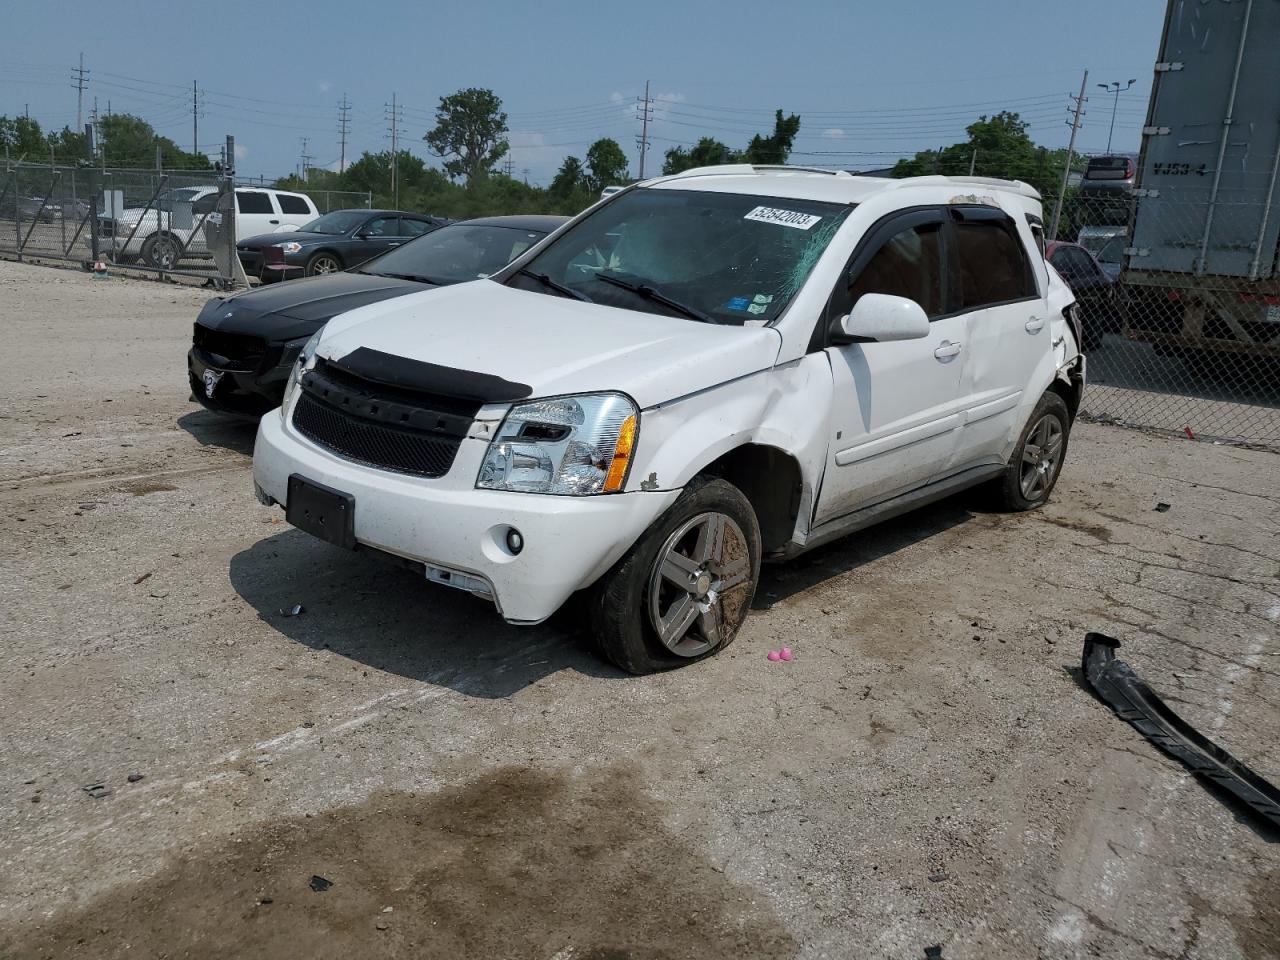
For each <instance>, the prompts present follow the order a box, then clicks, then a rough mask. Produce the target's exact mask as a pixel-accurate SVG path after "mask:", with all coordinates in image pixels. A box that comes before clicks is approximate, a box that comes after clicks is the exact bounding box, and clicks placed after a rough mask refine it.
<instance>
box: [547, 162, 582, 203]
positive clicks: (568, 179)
mask: <svg viewBox="0 0 1280 960" xmlns="http://www.w3.org/2000/svg"><path fill="white" fill-rule="evenodd" d="M586 176H587V172H586V170H585V169H583V166H582V161H581V160H579V159H578V158H577V157H565V158H564V163H562V164H560V169H559V170H557V171H556V175H555V176H554V177H553V178H552V180H551V186H550V187H548V188H547V190H548V192H549V193H550V194H551V195H552V196H553V197H558V198H565V197H568V196H569V195H570V194H572V193H573V192H574V191H576V190H579V189H581V188H582V186H583V184H584V182H585V180H586Z"/></svg>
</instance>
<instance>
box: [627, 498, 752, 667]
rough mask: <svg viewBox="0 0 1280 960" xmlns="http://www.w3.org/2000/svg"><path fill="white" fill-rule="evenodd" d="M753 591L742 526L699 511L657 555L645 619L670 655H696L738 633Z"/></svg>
mask: <svg viewBox="0 0 1280 960" xmlns="http://www.w3.org/2000/svg"><path fill="white" fill-rule="evenodd" d="M751 587H752V577H751V553H750V548H749V546H748V543H747V538H746V535H745V534H744V533H743V532H742V528H741V527H740V526H738V524H737V522H736V521H735V520H734V519H733V518H732V517H729V516H726V515H725V514H723V513H701V514H698V515H697V516H695V517H692V518H691V519H689V520H686V521H685V522H684V523H683V524H682V525H681V526H680V527H679V528H677V530H676V531H675V532H674V533H673V534H671V536H670V537H668V538H667V541H666V543H664V544H663V546H662V549H661V550H660V551H658V557H657V560H656V561H655V563H654V567H653V572H652V574H651V575H650V578H649V621H650V623H651V624H652V626H653V629H654V632H655V633H656V634H657V635H658V640H659V641H660V642H661V643H662V645H663V646H664V647H666V648H667V649H668V650H670V651H671V652H672V653H674V654H676V655H677V656H680V657H696V656H700V655H702V654H704V653H706V652H707V651H709V650H712V649H714V648H715V647H718V646H719V645H720V644H721V643H723V642H724V641H725V640H726V639H728V638H731V637H732V636H733V635H734V633H735V632H736V631H737V629H738V627H739V625H740V624H741V621H742V618H743V617H744V616H745V614H746V610H745V607H746V602H745V599H746V596H748V595H749V594H750V590H751ZM726 595H727V597H728V601H729V602H728V603H727V604H726Z"/></svg>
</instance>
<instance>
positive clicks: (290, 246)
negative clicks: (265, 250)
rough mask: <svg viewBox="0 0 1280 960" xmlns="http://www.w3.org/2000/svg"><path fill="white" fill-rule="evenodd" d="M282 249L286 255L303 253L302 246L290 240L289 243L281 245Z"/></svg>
mask: <svg viewBox="0 0 1280 960" xmlns="http://www.w3.org/2000/svg"><path fill="white" fill-rule="evenodd" d="M280 249H281V251H283V252H284V253H301V252H302V244H300V243H298V241H297V240H290V241H289V242H288V243H282V244H280Z"/></svg>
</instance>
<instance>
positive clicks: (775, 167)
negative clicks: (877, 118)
mask: <svg viewBox="0 0 1280 960" xmlns="http://www.w3.org/2000/svg"><path fill="white" fill-rule="evenodd" d="M752 173H825V174H828V175H830V176H833V177H847V176H849V172H848V171H847V170H828V169H825V168H823V167H797V166H791V165H789V164H785V163H720V164H715V165H714V166H709V167H691V168H690V169H688V170H681V171H680V172H679V173H672V174H668V175H667V176H665V177H662V178H661V179H663V180H683V179H685V178H687V177H717V176H719V177H723V176H745V175H747V174H752Z"/></svg>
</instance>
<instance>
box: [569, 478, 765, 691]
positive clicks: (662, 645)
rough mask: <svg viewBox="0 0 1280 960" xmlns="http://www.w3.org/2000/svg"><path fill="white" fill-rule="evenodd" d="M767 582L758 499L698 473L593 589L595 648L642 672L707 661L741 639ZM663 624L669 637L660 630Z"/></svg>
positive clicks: (589, 601) (589, 622) (589, 616)
mask: <svg viewBox="0 0 1280 960" xmlns="http://www.w3.org/2000/svg"><path fill="white" fill-rule="evenodd" d="M717 538H718V539H717ZM759 578H760V527H759V524H758V523H757V521H756V515H755V511H754V510H753V509H752V507H751V503H750V502H749V501H748V500H747V498H746V497H745V496H743V494H742V491H740V490H739V489H738V488H737V487H735V486H734V485H733V484H731V483H729V482H728V481H726V480H722V479H720V478H718V477H695V478H694V479H693V480H692V481H691V482H690V483H689V484H688V486H686V487H685V489H684V492H683V493H681V494H680V497H679V499H677V500H676V502H675V503H673V504H672V505H671V506H670V507H669V508H668V509H667V510H666V512H665V513H663V514H662V516H660V517H659V518H658V519H657V520H655V521H654V522H653V523H652V524H651V525H650V526H649V529H647V530H646V531H645V532H644V533H643V534H642V535H641V537H640V539H639V540H637V541H636V543H635V545H634V546H633V547H632V548H631V549H630V550H629V551H628V552H627V553H626V555H625V556H624V557H623V558H622V559H621V560H619V561H618V562H617V563H616V564H615V565H614V567H613V569H611V570H610V571H609V572H608V573H606V574H605V575H604V576H603V577H601V578H600V580H599V581H598V582H597V583H596V584H595V585H594V586H593V587H591V589H590V591H589V592H588V595H587V597H586V598H585V599H586V602H585V607H586V611H585V612H586V626H587V629H588V631H589V635H590V638H591V642H592V645H593V646H594V648H595V650H596V652H597V653H599V654H600V655H601V656H602V657H604V658H605V659H606V660H608V661H610V662H611V663H613V664H615V665H616V666H618V667H620V668H621V669H623V670H626V671H627V672H628V673H634V674H645V673H653V672H655V671H658V670H669V669H671V668H673V667H680V666H684V665H686V664H690V663H694V662H696V661H698V660H702V659H704V658H706V657H709V656H711V655H712V654H714V653H718V652H719V651H721V650H723V649H724V648H725V647H727V646H728V645H729V644H730V643H732V642H733V639H734V637H736V636H737V634H738V630H739V629H740V628H741V626H742V622H743V621H744V620H745V619H746V616H747V613H748V612H749V610H750V609H751V598H752V596H753V595H754V594H755V589H756V583H757V582H758V580H759ZM664 617H665V619H664ZM664 622H665V623H666V624H667V627H666V629H665V630H664V631H663V632H661V633H660V632H659V629H658V627H657V626H656V624H659V623H664ZM681 627H683V629H681ZM664 635H665V637H666V640H665V642H664V639H663V637H664Z"/></svg>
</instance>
